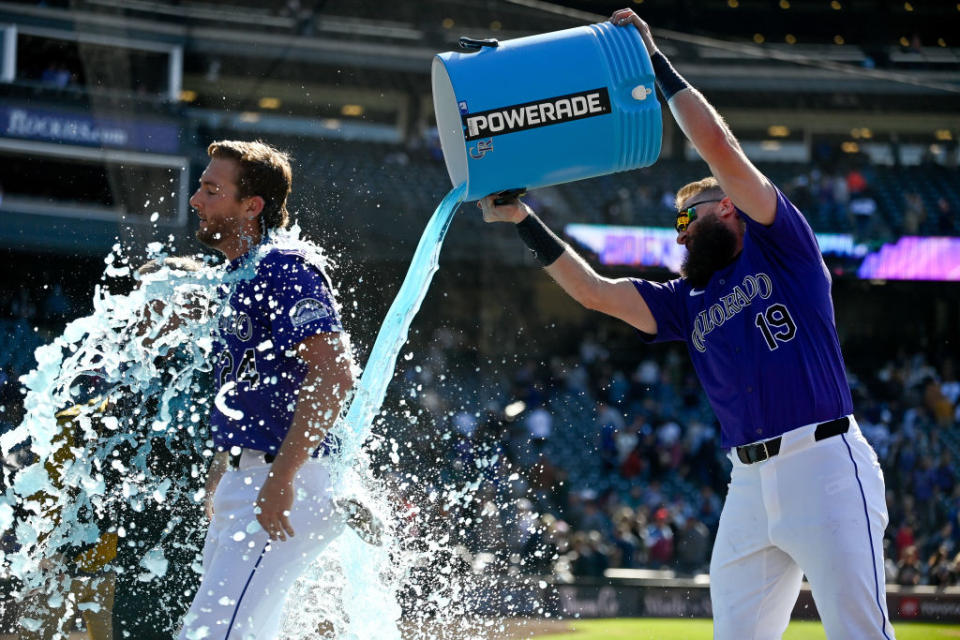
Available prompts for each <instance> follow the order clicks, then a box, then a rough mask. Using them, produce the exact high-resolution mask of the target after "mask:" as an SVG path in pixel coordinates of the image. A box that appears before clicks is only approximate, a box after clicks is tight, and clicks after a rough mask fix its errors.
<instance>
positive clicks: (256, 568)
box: [180, 452, 343, 640]
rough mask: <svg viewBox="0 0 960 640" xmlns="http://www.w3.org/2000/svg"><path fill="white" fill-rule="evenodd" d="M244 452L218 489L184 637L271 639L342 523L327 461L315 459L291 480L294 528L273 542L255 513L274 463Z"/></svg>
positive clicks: (213, 639)
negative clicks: (296, 588) (253, 460)
mask: <svg viewBox="0 0 960 640" xmlns="http://www.w3.org/2000/svg"><path fill="white" fill-rule="evenodd" d="M250 454H253V452H250ZM261 455H262V454H261ZM247 456H248V453H247V452H244V458H243V459H242V460H241V465H240V467H241V468H240V470H230V471H227V472H226V473H224V475H223V478H222V479H221V480H220V484H219V485H218V486H217V490H216V492H215V493H214V498H213V508H214V515H213V520H212V521H211V523H210V528H209V530H208V531H207V538H206V542H205V543H204V547H203V581H202V582H201V583H200V587H199V589H198V590H197V594H196V596H195V598H194V600H193V604H191V605H190V610H189V611H188V612H187V614H186V616H184V625H183V629H182V630H181V632H180V639H181V640H198V639H200V638H207V639H208V640H273V638H275V637H276V636H277V634H278V633H279V631H280V626H281V623H282V622H283V621H282V619H281V614H282V613H283V606H284V603H285V602H286V599H287V594H288V593H289V591H290V587H292V586H293V583H294V582H295V581H296V579H297V578H298V577H300V574H301V573H302V572H303V571H305V570H306V569H307V568H308V567H309V566H310V564H311V563H312V562H313V561H314V560H316V558H317V556H319V555H320V552H321V551H323V549H324V548H325V547H326V546H327V544H329V543H330V542H331V541H332V540H333V539H334V538H336V536H338V535H339V534H340V532H341V531H342V530H343V521H342V518H341V517H340V516H339V515H337V514H336V513H334V510H333V503H332V494H331V488H330V477H329V473H328V471H327V467H326V463H325V462H324V461H323V460H322V459H319V460H313V459H311V460H308V461H307V462H306V463H305V464H304V465H303V467H301V468H300V470H299V471H298V472H297V475H296V478H295V480H294V491H295V498H294V504H293V508H292V509H291V511H290V524H291V526H292V527H293V531H294V534H295V535H294V536H293V537H292V538H291V537H289V536H288V537H287V539H286V540H285V541H280V540H278V541H275V542H270V541H269V536H267V534H266V532H264V531H263V529H262V528H260V527H259V525H258V524H257V519H256V514H255V513H254V503H255V501H256V498H257V494H258V493H259V492H260V487H262V486H263V482H264V481H265V480H266V478H267V474H268V473H269V471H270V465H269V464H265V463H260V464H256V465H254V466H248V465H246V464H244V463H245V462H246V460H247V459H248V458H247ZM255 525H256V526H255ZM251 531H252V533H251ZM204 628H205V630H204Z"/></svg>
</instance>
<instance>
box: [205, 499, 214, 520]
mask: <svg viewBox="0 0 960 640" xmlns="http://www.w3.org/2000/svg"><path fill="white" fill-rule="evenodd" d="M203 512H204V513H205V514H206V515H207V520H209V521H211V522H213V491H207V492H206V494H205V495H204V496H203Z"/></svg>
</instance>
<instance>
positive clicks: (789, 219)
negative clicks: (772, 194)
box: [740, 189, 823, 265]
mask: <svg viewBox="0 0 960 640" xmlns="http://www.w3.org/2000/svg"><path fill="white" fill-rule="evenodd" d="M740 217H741V218H743V220H744V221H745V222H746V225H747V233H748V234H749V235H750V238H751V239H752V240H753V241H754V242H756V243H757V244H758V245H760V246H762V247H764V248H765V249H767V250H768V251H770V252H772V253H774V254H776V255H779V256H780V258H781V259H782V260H783V261H785V262H787V263H794V262H797V261H799V262H802V263H805V264H812V263H815V264H818V265H819V264H820V263H821V262H822V260H823V257H822V256H821V254H820V245H819V244H817V237H816V236H815V235H814V234H813V229H811V228H810V225H809V224H808V223H807V220H806V218H804V217H803V214H802V213H800V210H799V209H797V207H796V205H794V204H793V203H792V202H790V201H789V200H788V199H787V197H786V196H785V195H783V193H782V192H781V191H780V189H777V214H776V217H775V218H774V220H773V224H771V225H770V226H769V227H768V226H766V225H764V224H761V223H759V222H757V221H756V220H754V219H753V218H751V217H750V216H748V215H746V214H745V213H743V212H742V211H741V212H740Z"/></svg>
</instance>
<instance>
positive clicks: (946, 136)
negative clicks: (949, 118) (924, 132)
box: [933, 129, 953, 142]
mask: <svg viewBox="0 0 960 640" xmlns="http://www.w3.org/2000/svg"><path fill="white" fill-rule="evenodd" d="M933 135H934V137H935V138H936V139H937V140H942V141H944V142H946V141H948V140H953V133H952V132H951V131H950V129H937V130H936V131H935V132H934V133H933Z"/></svg>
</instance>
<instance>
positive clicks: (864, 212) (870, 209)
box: [850, 193, 877, 238]
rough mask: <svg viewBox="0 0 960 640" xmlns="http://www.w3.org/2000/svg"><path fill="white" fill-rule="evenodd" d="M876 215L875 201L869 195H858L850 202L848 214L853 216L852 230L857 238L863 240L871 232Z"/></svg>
mask: <svg viewBox="0 0 960 640" xmlns="http://www.w3.org/2000/svg"><path fill="white" fill-rule="evenodd" d="M876 213H877V201H876V200H874V199H873V197H872V196H871V195H870V194H868V193H860V194H858V195H857V196H855V197H853V198H852V199H851V200H850V214H851V215H852V216H853V221H854V225H853V226H854V230H855V232H856V234H857V236H858V237H859V238H865V237H867V236H869V235H870V234H871V233H872V232H873V226H874V214H876Z"/></svg>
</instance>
